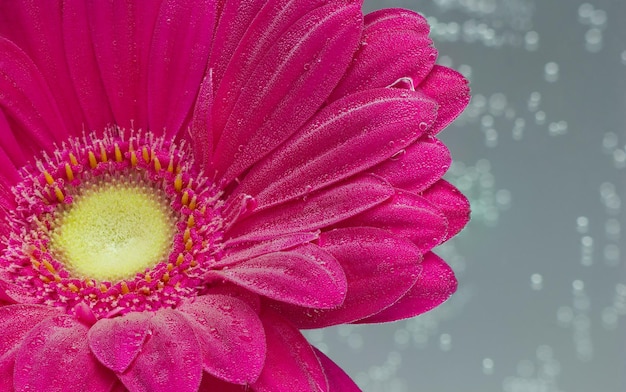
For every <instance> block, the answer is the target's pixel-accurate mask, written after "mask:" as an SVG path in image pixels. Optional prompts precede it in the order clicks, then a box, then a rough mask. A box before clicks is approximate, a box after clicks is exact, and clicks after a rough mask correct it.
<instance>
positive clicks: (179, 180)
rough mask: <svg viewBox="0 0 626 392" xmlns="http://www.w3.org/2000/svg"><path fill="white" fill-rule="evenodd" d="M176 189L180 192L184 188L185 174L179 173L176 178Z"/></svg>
mask: <svg viewBox="0 0 626 392" xmlns="http://www.w3.org/2000/svg"><path fill="white" fill-rule="evenodd" d="M174 189H176V192H180V191H181V190H182V189H183V176H182V175H180V174H177V175H176V178H175V179H174Z"/></svg>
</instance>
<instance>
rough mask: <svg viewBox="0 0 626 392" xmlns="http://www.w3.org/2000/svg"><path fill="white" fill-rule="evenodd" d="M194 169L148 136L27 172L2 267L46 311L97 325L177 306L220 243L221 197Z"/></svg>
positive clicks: (95, 147)
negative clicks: (77, 315) (62, 311)
mask: <svg viewBox="0 0 626 392" xmlns="http://www.w3.org/2000/svg"><path fill="white" fill-rule="evenodd" d="M192 163H193V162H192V161H191V159H190V158H189V155H188V154H187V152H186V150H185V148H184V146H183V147H178V146H176V145H175V144H173V143H171V142H167V141H165V140H164V139H163V138H156V137H155V136H154V135H152V134H150V133H146V134H141V133H139V132H131V136H130V137H128V138H125V137H124V133H123V132H122V131H121V130H119V129H111V130H108V131H107V132H106V133H105V136H104V137H102V138H97V137H95V136H93V135H92V136H90V137H84V138H82V139H76V140H73V141H72V142H71V143H69V144H68V145H67V146H63V147H62V148H59V149H58V150H57V151H56V152H55V154H54V158H49V157H44V159H41V160H39V161H37V163H36V165H35V168H33V169H25V170H24V171H23V173H22V177H23V181H22V183H20V184H19V185H17V186H16V187H15V189H14V193H15V196H16V200H17V201H18V204H19V208H18V209H17V210H16V213H15V214H14V215H13V216H12V217H11V226H12V229H13V230H12V234H11V236H10V239H9V241H8V244H7V245H8V246H7V247H8V252H7V253H8V255H9V256H10V257H7V258H5V259H3V262H4V263H11V264H12V265H13V267H12V269H9V270H12V271H13V273H14V274H15V276H14V277H13V279H14V280H15V281H16V282H19V283H20V285H19V286H20V287H21V288H23V289H24V290H27V291H31V292H32V291H33V290H34V291H35V292H36V294H37V295H36V298H38V299H39V302H40V303H46V304H52V305H54V306H62V307H65V308H66V309H68V310H69V311H73V310H74V309H75V308H76V307H77V306H79V307H81V309H82V308H84V305H87V306H88V308H89V309H90V310H91V312H92V313H93V314H94V315H95V317H96V318H99V317H108V316H113V315H118V314H125V313H127V312H129V311H136V310H154V309H159V308H161V307H174V306H176V305H177V304H178V303H179V302H180V300H181V299H182V298H185V297H189V296H195V295H197V294H198V292H199V291H200V290H202V287H203V286H204V285H203V283H204V282H203V278H202V276H203V275H204V272H205V270H206V269H207V266H210V265H211V263H212V262H213V261H214V260H215V257H216V255H217V254H218V253H219V249H220V244H221V239H222V238H221V237H222V230H221V229H222V218H221V215H220V209H221V202H220V200H219V195H218V192H217V190H216V188H215V187H214V186H213V185H212V184H211V183H210V182H209V181H208V180H206V179H204V178H202V176H200V175H198V173H195V172H194V170H193V168H192Z"/></svg>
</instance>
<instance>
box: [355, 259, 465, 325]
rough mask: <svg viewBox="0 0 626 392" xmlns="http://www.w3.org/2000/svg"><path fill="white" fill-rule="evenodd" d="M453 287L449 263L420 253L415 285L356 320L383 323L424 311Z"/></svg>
mask: <svg viewBox="0 0 626 392" xmlns="http://www.w3.org/2000/svg"><path fill="white" fill-rule="evenodd" d="M456 287H457V281H456V278H455V277H454V272H453V271H452V269H451V268H450V266H449V265H448V264H446V262H445V261H443V260H442V259H441V258H440V257H439V256H437V255H436V254H434V253H432V252H429V253H427V254H425V255H424V261H423V262H422V272H421V274H420V277H419V279H418V280H417V282H415V285H413V287H411V289H410V290H409V291H408V292H407V293H406V294H405V295H404V296H402V298H400V299H399V300H398V302H396V303H395V304H393V305H391V306H390V307H388V308H387V309H385V310H383V311H382V312H380V313H378V314H375V315H373V316H371V317H368V318H366V319H363V320H360V321H358V323H386V322H389V321H396V320H402V319H406V318H409V317H413V316H417V315H419V314H422V313H424V312H428V311H429V310H431V309H433V308H435V307H437V306H439V305H440V304H441V303H443V302H444V301H446V300H447V299H448V298H450V296H451V295H452V294H453V293H454V292H455V291H456Z"/></svg>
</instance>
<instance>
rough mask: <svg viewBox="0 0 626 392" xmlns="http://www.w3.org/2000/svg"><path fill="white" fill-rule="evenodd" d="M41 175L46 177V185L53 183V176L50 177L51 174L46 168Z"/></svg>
mask: <svg viewBox="0 0 626 392" xmlns="http://www.w3.org/2000/svg"><path fill="white" fill-rule="evenodd" d="M43 176H44V177H45V178H46V182H47V183H48V185H52V184H54V178H52V176H51V175H50V173H48V171H47V170H46V171H44V172H43Z"/></svg>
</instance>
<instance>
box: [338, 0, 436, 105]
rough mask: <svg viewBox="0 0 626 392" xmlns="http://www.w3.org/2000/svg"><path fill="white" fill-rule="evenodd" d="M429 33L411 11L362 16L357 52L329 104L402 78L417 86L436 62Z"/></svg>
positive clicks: (420, 19)
mask: <svg viewBox="0 0 626 392" xmlns="http://www.w3.org/2000/svg"><path fill="white" fill-rule="evenodd" d="M429 31H430V28H429V26H428V22H426V19H425V18H424V17H423V16H421V15H419V14H417V13H415V12H413V11H409V10H403V9H397V8H396V9H384V10H379V11H375V12H372V13H371V14H368V15H366V16H365V28H364V29H363V37H362V38H361V48H360V49H359V51H358V52H357V53H356V55H355V56H354V61H353V62H352V66H351V67H350V69H349V70H348V72H346V74H345V75H344V77H343V79H342V80H341V82H340V83H339V85H338V86H337V88H336V89H335V91H333V94H332V96H331V101H335V100H337V99H339V98H341V97H343V96H345V95H348V94H351V93H354V92H356V91H361V90H367V89H371V88H377V87H386V86H389V85H391V84H393V83H394V82H395V81H397V80H398V79H400V78H405V77H406V78H410V79H411V82H412V83H413V84H414V85H418V84H419V83H420V82H421V81H422V80H423V79H424V77H426V75H428V73H429V72H430V70H431V69H432V67H433V65H434V64H435V60H436V59H437V50H436V49H435V48H434V47H433V46H432V41H431V40H430V38H428V33H429Z"/></svg>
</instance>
